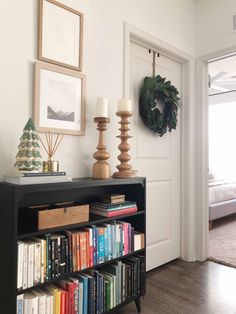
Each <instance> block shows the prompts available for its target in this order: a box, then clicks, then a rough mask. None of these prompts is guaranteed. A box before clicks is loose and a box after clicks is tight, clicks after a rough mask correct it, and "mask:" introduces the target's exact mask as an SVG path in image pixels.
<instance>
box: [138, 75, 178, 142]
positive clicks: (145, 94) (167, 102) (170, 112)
mask: <svg viewBox="0 0 236 314" xmlns="http://www.w3.org/2000/svg"><path fill="white" fill-rule="evenodd" d="M165 80H166V78H162V77H161V76H160V75H157V76H156V77H145V78H144V82H143V86H142V88H141V93H140V98H139V112H140V115H141V118H142V120H143V122H144V124H145V125H146V126H147V127H149V128H150V129H151V130H152V131H153V132H155V133H158V134H159V135H160V136H162V135H164V134H165V133H166V132H167V129H168V131H169V132H171V130H172V129H176V125H177V116H178V107H179V100H180V98H179V97H178V94H179V92H178V90H177V89H176V87H175V86H174V85H171V82H170V81H167V82H166V81H165ZM158 103H160V104H161V105H162V107H163V110H162V111H160V110H159V109H158V107H157V104H158Z"/></svg>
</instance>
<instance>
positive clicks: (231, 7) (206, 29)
mask: <svg viewBox="0 0 236 314" xmlns="http://www.w3.org/2000/svg"><path fill="white" fill-rule="evenodd" d="M196 4H197V55H198V56H204V55H207V54H211V53H215V52H218V51H220V50H222V51H224V50H228V49H229V48H231V47H232V46H236V32H232V22H233V20H232V16H233V15H235V14H236V3H235V0H196Z"/></svg>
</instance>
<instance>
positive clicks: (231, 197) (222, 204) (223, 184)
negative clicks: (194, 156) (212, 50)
mask: <svg viewBox="0 0 236 314" xmlns="http://www.w3.org/2000/svg"><path fill="white" fill-rule="evenodd" d="M208 73H209V111H208V117H209V130H208V131H209V174H208V191H209V246H208V256H209V259H211V260H213V261H215V262H219V263H222V264H225V265H228V266H232V267H236V144H235V136H236V55H230V56H223V57H221V58H218V59H217V60H213V61H209V64H208Z"/></svg>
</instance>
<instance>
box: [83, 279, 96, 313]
mask: <svg viewBox="0 0 236 314" xmlns="http://www.w3.org/2000/svg"><path fill="white" fill-rule="evenodd" d="M83 276H84V277H86V278H87V280H88V286H87V295H88V299H87V304H88V307H87V313H88V314H94V307H95V304H94V289H95V279H94V277H93V276H91V275H89V274H86V273H83Z"/></svg>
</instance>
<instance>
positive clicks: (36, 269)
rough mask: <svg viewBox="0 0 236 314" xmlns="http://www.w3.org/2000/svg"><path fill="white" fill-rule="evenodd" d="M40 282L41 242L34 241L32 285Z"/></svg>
mask: <svg viewBox="0 0 236 314" xmlns="http://www.w3.org/2000/svg"><path fill="white" fill-rule="evenodd" d="M40 282H41V242H40V241H38V240H35V244H34V285H37V284H39V283H40Z"/></svg>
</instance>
